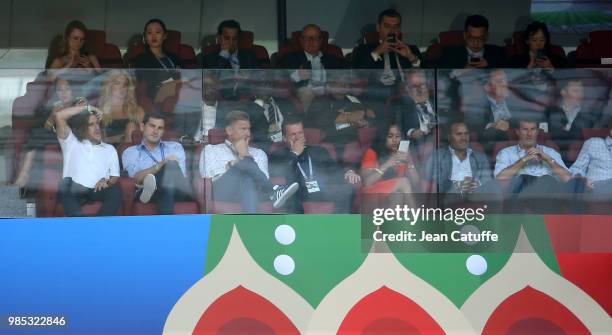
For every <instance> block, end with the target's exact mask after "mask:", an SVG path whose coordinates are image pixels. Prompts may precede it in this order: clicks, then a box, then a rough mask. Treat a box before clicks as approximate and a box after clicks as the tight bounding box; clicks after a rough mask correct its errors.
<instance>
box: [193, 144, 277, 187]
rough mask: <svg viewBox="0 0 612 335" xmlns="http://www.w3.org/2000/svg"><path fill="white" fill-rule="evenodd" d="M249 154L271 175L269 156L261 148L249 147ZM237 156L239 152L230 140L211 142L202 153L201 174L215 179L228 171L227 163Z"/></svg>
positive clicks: (262, 170)
mask: <svg viewBox="0 0 612 335" xmlns="http://www.w3.org/2000/svg"><path fill="white" fill-rule="evenodd" d="M249 155H251V157H253V159H254V160H255V163H257V166H258V167H259V169H260V170H261V172H263V173H264V174H265V175H266V177H269V175H268V156H266V154H265V153H264V152H263V151H262V150H261V149H257V148H253V147H249ZM236 158H238V153H237V152H236V149H235V148H234V145H233V144H232V143H231V142H230V141H228V140H225V142H224V143H220V144H214V145H213V144H209V145H207V146H205V147H204V150H202V154H201V155H200V164H199V165H200V175H201V176H202V177H203V178H212V179H213V181H215V180H217V179H218V178H219V177H221V176H222V175H223V174H224V173H225V172H227V170H228V164H227V163H229V162H231V161H233V160H235V159H236Z"/></svg>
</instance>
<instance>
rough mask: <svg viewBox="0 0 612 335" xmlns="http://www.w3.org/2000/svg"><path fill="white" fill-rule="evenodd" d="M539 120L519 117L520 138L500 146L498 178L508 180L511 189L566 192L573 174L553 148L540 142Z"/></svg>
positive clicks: (517, 132)
mask: <svg viewBox="0 0 612 335" xmlns="http://www.w3.org/2000/svg"><path fill="white" fill-rule="evenodd" d="M538 131H539V129H538V122H537V121H535V120H529V119H519V120H518V124H517V128H516V134H517V136H518V139H519V142H518V144H517V145H513V146H510V147H507V148H505V149H503V150H501V151H500V152H499V153H498V154H497V159H496V162H495V173H494V174H495V177H496V178H497V180H509V181H510V187H509V189H508V191H509V192H510V193H523V194H542V193H567V192H569V191H570V190H571V189H570V184H569V183H567V182H568V181H569V180H570V178H571V175H570V173H569V171H568V169H567V167H566V166H565V163H563V160H562V159H561V155H559V153H558V152H556V151H555V150H554V149H552V148H550V147H547V146H544V145H540V144H537V139H538Z"/></svg>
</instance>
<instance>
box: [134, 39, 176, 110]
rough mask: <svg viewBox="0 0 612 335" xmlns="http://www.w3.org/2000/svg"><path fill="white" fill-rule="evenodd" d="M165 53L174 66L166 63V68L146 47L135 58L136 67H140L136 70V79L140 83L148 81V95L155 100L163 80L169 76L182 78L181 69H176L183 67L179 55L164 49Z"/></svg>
mask: <svg viewBox="0 0 612 335" xmlns="http://www.w3.org/2000/svg"><path fill="white" fill-rule="evenodd" d="M164 53H165V54H166V58H167V59H169V60H170V61H171V65H174V68H172V67H171V66H168V64H166V63H164V64H166V67H167V68H164V67H163V66H162V65H161V63H160V60H158V59H157V57H155V55H154V54H153V53H152V52H151V50H150V49H149V48H145V51H144V52H143V53H141V54H140V55H138V57H136V59H135V60H134V68H136V69H138V70H136V79H137V80H138V82H139V83H146V90H147V96H148V97H149V98H150V99H151V101H154V100H155V96H156V95H157V90H159V87H160V86H161V85H162V82H164V81H166V80H168V79H169V78H173V79H175V80H178V79H180V78H181V73H180V71H179V70H177V69H176V68H180V67H181V64H180V62H179V59H178V57H177V56H176V55H175V54H173V53H170V52H165V51H164Z"/></svg>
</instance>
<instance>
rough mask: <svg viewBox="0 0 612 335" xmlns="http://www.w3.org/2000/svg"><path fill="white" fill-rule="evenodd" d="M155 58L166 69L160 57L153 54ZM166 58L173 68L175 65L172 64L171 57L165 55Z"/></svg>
mask: <svg viewBox="0 0 612 335" xmlns="http://www.w3.org/2000/svg"><path fill="white" fill-rule="evenodd" d="M155 59H157V61H158V62H159V64H160V65H161V66H162V67H163V68H164V69H165V70H168V66H167V65H166V64H165V63H164V62H162V60H161V59H159V58H157V56H155ZM166 59H167V60H168V62H170V66H172V68H173V69H174V68H175V67H176V66H174V62H172V59H170V57H166Z"/></svg>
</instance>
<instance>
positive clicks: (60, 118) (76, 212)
mask: <svg viewBox="0 0 612 335" xmlns="http://www.w3.org/2000/svg"><path fill="white" fill-rule="evenodd" d="M101 118H102V116H101V113H100V111H99V110H98V109H97V108H95V107H93V106H90V105H86V106H74V107H69V108H66V109H63V110H61V111H59V112H58V113H57V114H56V122H55V124H56V127H57V137H58V140H59V142H60V146H61V148H62V155H63V160H64V164H63V172H62V181H61V182H60V186H59V200H60V203H61V204H62V205H63V206H64V212H65V213H66V215H67V216H82V215H83V213H82V209H81V205H82V204H83V203H84V202H87V201H101V202H102V207H101V208H100V210H99V212H98V215H100V216H110V215H116V214H117V212H118V211H119V208H120V207H121V200H122V196H121V188H120V187H119V185H118V184H117V181H118V179H119V158H118V156H117V151H116V150H115V148H114V147H113V146H112V145H110V144H107V143H104V142H102V131H101V130H100V120H101ZM68 123H70V126H69V124H68ZM71 128H72V129H71ZM73 129H74V131H73Z"/></svg>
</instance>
